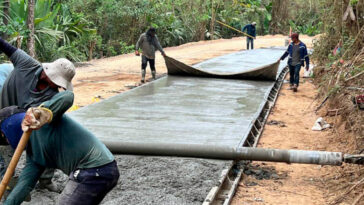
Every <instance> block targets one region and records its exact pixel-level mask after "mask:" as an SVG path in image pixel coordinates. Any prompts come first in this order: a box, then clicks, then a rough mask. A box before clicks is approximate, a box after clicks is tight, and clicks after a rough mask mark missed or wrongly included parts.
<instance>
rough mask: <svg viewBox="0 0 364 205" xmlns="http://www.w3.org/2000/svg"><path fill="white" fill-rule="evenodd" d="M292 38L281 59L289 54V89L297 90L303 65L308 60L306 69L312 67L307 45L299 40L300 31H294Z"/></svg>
mask: <svg viewBox="0 0 364 205" xmlns="http://www.w3.org/2000/svg"><path fill="white" fill-rule="evenodd" d="M291 39H292V43H291V44H289V46H288V48H287V51H286V52H285V53H284V54H283V56H282V57H281V58H280V60H284V59H285V58H286V57H287V56H288V67H289V83H290V87H289V89H290V90H293V92H297V88H298V85H299V83H300V70H301V67H304V66H305V62H306V70H308V69H309V67H310V58H309V57H308V52H307V47H306V45H305V44H304V43H303V42H302V41H300V40H299V35H298V33H292V34H291Z"/></svg>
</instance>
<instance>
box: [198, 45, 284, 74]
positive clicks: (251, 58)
mask: <svg viewBox="0 0 364 205" xmlns="http://www.w3.org/2000/svg"><path fill="white" fill-rule="evenodd" d="M284 52H285V48H281V47H275V48H261V49H255V50H245V51H240V52H236V53H231V54H228V55H223V56H219V57H216V58H211V59H209V60H207V61H203V62H201V63H198V64H195V65H193V67H194V68H198V69H201V70H203V71H208V72H214V73H218V74H226V73H240V72H248V71H251V70H254V69H256V68H258V67H262V66H265V65H269V64H271V63H274V62H276V61H277V60H278V59H280V57H281V56H282V55H283V53H284Z"/></svg>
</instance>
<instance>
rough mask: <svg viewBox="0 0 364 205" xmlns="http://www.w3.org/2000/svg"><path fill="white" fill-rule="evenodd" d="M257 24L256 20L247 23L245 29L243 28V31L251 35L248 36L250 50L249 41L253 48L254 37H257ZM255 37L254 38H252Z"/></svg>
mask: <svg viewBox="0 0 364 205" xmlns="http://www.w3.org/2000/svg"><path fill="white" fill-rule="evenodd" d="M256 25H257V23H256V22H253V23H251V24H247V25H245V26H244V28H243V29H241V31H242V32H245V30H247V31H246V33H247V34H248V35H249V36H247V37H246V49H247V50H249V43H250V45H251V49H252V50H253V49H254V39H255V37H256V29H255V26H256ZM252 37H254V38H252Z"/></svg>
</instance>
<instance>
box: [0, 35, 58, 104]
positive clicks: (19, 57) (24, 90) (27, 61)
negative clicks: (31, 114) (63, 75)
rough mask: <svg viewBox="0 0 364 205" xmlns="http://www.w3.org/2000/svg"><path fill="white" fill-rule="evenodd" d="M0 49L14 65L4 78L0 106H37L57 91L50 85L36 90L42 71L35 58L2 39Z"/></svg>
mask: <svg viewBox="0 0 364 205" xmlns="http://www.w3.org/2000/svg"><path fill="white" fill-rule="evenodd" d="M0 50H1V51H3V52H4V53H5V54H6V55H8V57H9V58H10V61H11V62H12V63H13V65H14V70H13V71H12V72H11V73H10V75H9V76H8V77H7V79H6V80H5V82H4V85H3V87H2V90H1V93H0V108H4V107H8V106H12V105H17V106H19V107H21V108H29V107H31V106H38V105H40V104H41V103H42V102H44V101H46V100H49V99H51V98H52V97H53V96H54V95H55V94H57V93H58V90H56V89H52V88H51V87H48V88H46V89H44V90H42V91H37V89H36V86H37V84H38V81H39V76H40V74H41V72H42V71H43V67H42V64H41V63H39V62H38V61H37V60H35V59H34V58H32V57H30V56H29V55H28V54H26V53H25V52H24V51H22V50H21V49H16V48H14V47H13V46H11V45H10V44H8V43H7V42H6V41H4V40H2V39H0Z"/></svg>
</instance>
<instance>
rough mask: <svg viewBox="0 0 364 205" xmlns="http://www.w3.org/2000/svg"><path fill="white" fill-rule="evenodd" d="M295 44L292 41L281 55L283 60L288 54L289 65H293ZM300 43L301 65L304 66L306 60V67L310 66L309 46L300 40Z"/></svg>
mask: <svg viewBox="0 0 364 205" xmlns="http://www.w3.org/2000/svg"><path fill="white" fill-rule="evenodd" d="M293 45H294V43H293V42H292V43H291V44H289V46H288V48H287V50H286V52H285V53H284V54H283V56H282V57H281V60H284V59H285V58H286V57H287V56H288V65H292V58H293ZM298 45H299V55H300V56H299V57H300V58H299V59H300V61H301V66H304V62H306V67H309V66H310V58H309V57H308V52H307V47H306V45H305V44H304V43H303V42H301V41H300V43H299V44H298Z"/></svg>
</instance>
